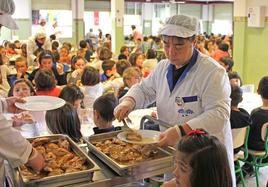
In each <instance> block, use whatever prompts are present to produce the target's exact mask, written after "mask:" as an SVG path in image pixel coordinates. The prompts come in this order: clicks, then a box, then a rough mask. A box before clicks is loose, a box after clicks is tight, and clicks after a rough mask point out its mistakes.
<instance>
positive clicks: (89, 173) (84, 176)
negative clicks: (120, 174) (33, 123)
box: [17, 134, 100, 187]
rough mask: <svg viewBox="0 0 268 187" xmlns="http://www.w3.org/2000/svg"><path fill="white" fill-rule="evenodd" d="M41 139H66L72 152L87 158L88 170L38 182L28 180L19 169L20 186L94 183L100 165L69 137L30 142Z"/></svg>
mask: <svg viewBox="0 0 268 187" xmlns="http://www.w3.org/2000/svg"><path fill="white" fill-rule="evenodd" d="M40 137H48V138H50V139H51V141H52V142H53V140H54V141H55V140H58V139H60V138H61V139H62V138H63V139H66V140H68V141H69V143H70V149H71V151H72V152H74V153H75V154H76V155H78V156H81V157H84V158H86V160H87V166H88V169H87V170H83V171H78V172H72V173H64V174H62V175H55V176H49V177H44V178H40V179H36V180H28V179H27V178H25V177H24V176H23V175H22V174H21V169H20V168H18V171H17V172H19V175H20V186H29V187H32V186H34V187H36V186H60V185H61V186H62V185H70V184H74V183H78V182H85V181H89V182H90V181H92V177H93V173H94V171H97V170H100V168H99V167H98V165H97V164H96V163H95V162H94V161H93V160H92V159H91V158H89V157H88V155H87V154H86V153H84V152H83V151H82V149H81V148H79V147H78V145H77V144H76V143H75V142H74V141H73V140H72V139H71V138H70V137H68V136H67V135H62V134H54V135H48V136H39V137H34V138H29V139H28V140H29V141H30V142H31V141H32V140H34V139H36V138H40Z"/></svg>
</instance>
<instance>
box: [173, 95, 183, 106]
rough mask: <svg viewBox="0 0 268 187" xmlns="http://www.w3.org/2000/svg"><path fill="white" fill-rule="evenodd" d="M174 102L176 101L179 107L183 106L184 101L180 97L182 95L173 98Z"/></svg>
mask: <svg viewBox="0 0 268 187" xmlns="http://www.w3.org/2000/svg"><path fill="white" fill-rule="evenodd" d="M175 103H176V104H177V105H178V106H179V107H182V106H184V101H183V98H182V97H176V98H175Z"/></svg>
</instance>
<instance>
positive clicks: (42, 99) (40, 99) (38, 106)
mask: <svg viewBox="0 0 268 187" xmlns="http://www.w3.org/2000/svg"><path fill="white" fill-rule="evenodd" d="M23 99H24V100H26V103H15V105H16V107H18V108H20V109H22V110H28V111H46V110H54V109H57V108H60V107H62V106H63V105H64V104H65V101H64V100H63V99H61V98H58V97H52V96H30V97H25V98H23Z"/></svg>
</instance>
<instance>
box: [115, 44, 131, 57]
mask: <svg viewBox="0 0 268 187" xmlns="http://www.w3.org/2000/svg"><path fill="white" fill-rule="evenodd" d="M128 56H129V49H128V47H127V46H125V45H124V46H122V47H121V48H120V54H119V55H118V60H121V59H125V60H127V59H128Z"/></svg>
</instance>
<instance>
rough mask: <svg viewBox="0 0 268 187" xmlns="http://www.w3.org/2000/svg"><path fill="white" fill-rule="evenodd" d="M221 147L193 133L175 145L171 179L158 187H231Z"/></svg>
mask: <svg viewBox="0 0 268 187" xmlns="http://www.w3.org/2000/svg"><path fill="white" fill-rule="evenodd" d="M228 166H229V163H228V158H227V152H226V149H225V146H224V145H223V144H222V143H221V142H220V141H219V140H218V139H217V138H216V137H215V136H210V135H208V134H207V133H206V132H204V131H203V130H193V131H191V132H189V133H188V135H186V136H184V137H183V138H182V139H181V140H180V141H179V143H178V145H177V151H176V168H175V170H174V171H173V174H174V176H175V178H174V179H173V180H171V181H169V182H166V183H164V184H163V186H162V187H171V186H172V187H175V186H183V187H190V186H191V187H198V186H206V187H216V186H217V187H232V186H233V185H232V176H231V170H230V168H229V167H228Z"/></svg>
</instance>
